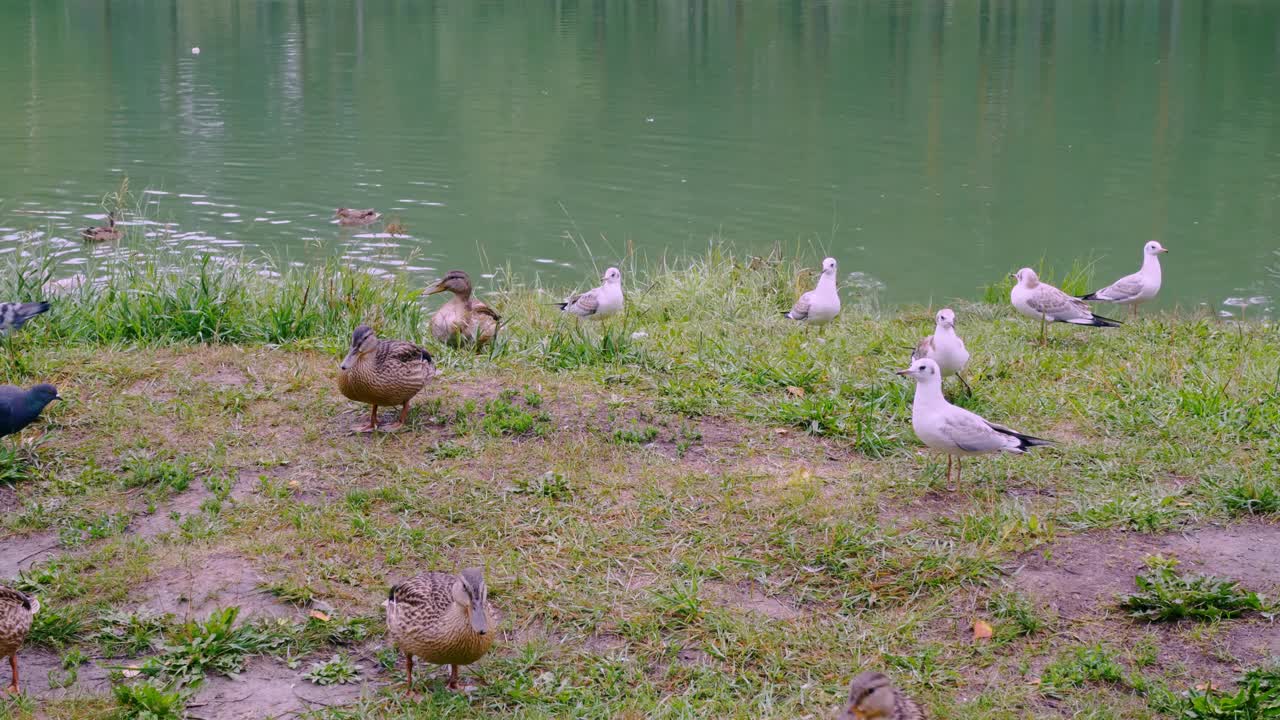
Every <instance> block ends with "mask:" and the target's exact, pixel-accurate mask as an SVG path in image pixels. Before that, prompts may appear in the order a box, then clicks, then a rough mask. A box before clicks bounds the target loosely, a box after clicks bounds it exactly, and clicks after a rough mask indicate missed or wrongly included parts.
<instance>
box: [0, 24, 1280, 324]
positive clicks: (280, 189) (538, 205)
mask: <svg viewBox="0 0 1280 720" xmlns="http://www.w3.org/2000/svg"><path fill="white" fill-rule="evenodd" d="M1277 28H1280V4H1277V3H1268V2H1213V1H1211V0H1204V1H1203V2H1188V1H1186V0H1156V1H1154V2H1153V1H1152V0H1090V1H1089V2H1084V1H1074V0H1073V1H1070V2H1068V1H1066V0H1056V1H1055V0H977V1H976V2H951V1H949V0H879V1H876V0H871V1H865V2H855V1H854V0H849V1H848V2H835V1H832V2H813V1H811V0H777V1H773V2H751V3H749V2H745V1H744V0H718V1H707V0H703V1H698V0H693V1H692V2H690V1H689V0H636V1H633V2H623V1H622V0H605V1H603V2H591V3H585V2H573V1H572V0H560V1H559V2H555V3H545V4H542V3H529V4H524V3H521V4H513V3H506V2H501V1H500V0H483V1H476V0H438V1H430V2H402V1H397V0H326V1H325V2H319V1H318V0H311V1H307V0H275V1H273V2H259V1H257V0H228V1H227V2H219V3H208V2H201V1H200V0H175V1H174V2H172V3H169V4H167V5H166V7H165V9H164V11H157V6H156V4H154V3H148V2H144V1H142V0H125V1H120V0H115V1H111V0H41V1H40V2H35V1H34V0H33V1H32V2H26V3H22V2H15V3H3V4H0V56H3V58H4V67H5V68H6V69H7V70H8V72H6V73H5V74H4V75H3V76H0V91H3V93H4V97H5V98H6V99H7V100H8V102H6V103H4V104H3V105H2V106H0V118H2V119H3V123H2V124H0V128H3V130H2V131H0V152H3V156H4V157H5V159H6V163H5V165H4V167H3V168H2V169H0V203H2V204H0V225H3V226H4V227H3V228H0V253H12V252H15V248H17V247H19V245H20V244H21V243H23V242H31V243H35V244H40V245H42V246H45V247H48V248H50V249H52V251H53V252H55V253H56V254H57V257H58V258H59V260H60V262H61V263H63V264H64V265H65V266H66V274H67V275H71V274H73V273H75V272H78V271H79V269H80V268H82V267H83V266H84V265H85V263H86V262H87V261H88V259H90V258H97V259H103V258H106V259H110V258H113V257H117V256H119V254H120V253H121V252H122V251H121V250H120V249H118V248H112V247H90V246H82V245H81V244H80V243H79V242H78V240H76V237H77V231H78V229H79V228H81V227H83V226H84V225H87V224H89V223H90V222H96V221H99V220H100V219H101V218H102V216H103V207H102V206H103V198H104V197H105V196H106V195H107V194H108V193H111V192H113V191H114V190H115V189H116V188H117V187H118V186H119V185H120V183H121V180H122V179H123V178H126V177H127V178H128V179H129V181H130V183H131V186H132V187H133V188H135V192H134V193H132V198H133V205H135V206H136V209H137V210H139V211H141V213H140V215H139V214H138V213H130V214H129V215H128V216H127V217H126V218H124V219H125V221H126V222H132V223H145V224H146V234H147V236H148V237H151V238H153V239H154V240H156V241H157V242H159V243H161V244H163V245H164V246H166V247H169V248H172V249H173V250H174V251H177V250H179V249H196V250H200V251H207V252H211V253H218V254H223V255H235V254H241V253H243V254H245V255H248V256H252V257H257V256H260V255H262V254H268V255H270V256H272V257H274V258H277V259H278V260H279V262H280V264H281V265H283V266H287V265H289V264H291V263H304V262H311V261H315V260H317V259H319V258H322V257H332V256H338V257H342V258H344V259H346V260H349V261H350V262H352V263H358V264H361V265H363V266H366V267H368V268H370V269H371V271H375V272H380V273H399V272H411V273H418V274H421V275H423V276H427V275H432V274H435V273H437V272H439V271H440V270H441V269H446V268H448V267H454V266H458V267H466V268H468V269H471V270H473V275H475V276H477V277H483V276H484V275H486V274H487V273H485V272H483V271H484V270H486V269H492V266H495V265H505V264H506V263H507V262H508V261H509V262H510V263H511V264H512V266H513V267H514V268H515V269H517V270H518V271H521V272H523V273H526V274H528V275H534V274H537V275H538V276H541V277H544V278H552V279H557V280H563V281H567V282H577V281H578V280H580V276H581V275H582V274H583V273H584V272H587V269H588V268H590V267H591V263H590V262H589V260H588V258H586V257H585V255H584V252H585V251H584V248H585V247H589V248H590V249H591V251H593V252H594V253H596V254H597V255H599V256H601V258H602V259H603V260H604V261H606V262H610V261H612V260H610V259H617V258H618V257H619V256H620V255H621V254H622V253H624V252H625V250H626V248H628V247H634V248H636V250H637V251H638V252H641V253H645V254H647V255H649V256H650V257H656V256H658V255H659V254H661V253H662V252H663V251H664V250H674V251H677V252H679V251H685V250H688V251H696V250H697V249H699V248H701V247H703V246H704V245H705V243H706V241H707V239H708V238H710V237H712V236H720V237H725V238H728V239H730V240H732V241H734V242H735V243H737V244H738V245H740V246H742V247H743V248H744V249H750V250H755V249H764V248H768V247H771V246H773V245H775V244H778V245H781V246H783V248H784V249H786V250H788V251H792V250H800V251H804V252H808V253H809V254H810V255H812V256H814V257H821V256H822V255H824V254H831V255H835V256H836V257H838V258H839V259H840V261H841V265H842V267H845V268H850V269H852V270H853V271H854V272H856V273H859V274H858V275H856V276H854V277H855V278H857V283H856V284H858V285H859V287H860V288H862V289H864V290H866V291H879V292H881V294H882V296H883V298H884V299H885V300H887V301H890V302H929V301H930V300H935V301H940V300H944V299H946V298H950V297H953V296H966V297H973V296H974V294H975V288H976V287H978V286H980V285H983V284H986V283H989V282H992V281H995V280H997V279H998V278H999V277H1000V276H1001V275H1002V274H1003V273H1005V272H1007V271H1008V270H1009V269H1011V268H1013V267H1016V266H1020V265H1026V264H1035V263H1036V262H1038V261H1040V260H1041V259H1042V258H1043V259H1044V260H1045V261H1046V262H1048V263H1049V264H1051V265H1055V266H1057V267H1060V268H1064V267H1066V266H1068V265H1070V263H1071V261H1072V260H1073V259H1075V258H1090V257H1092V258H1095V259H1097V260H1098V263H1097V268H1096V270H1097V274H1098V279H1099V280H1100V281H1103V280H1109V279H1113V278H1114V277H1118V276H1120V275H1122V274H1125V273H1128V272H1132V271H1133V270H1135V269H1136V268H1137V265H1138V262H1139V260H1140V257H1139V248H1140V247H1141V245H1142V243H1143V242H1145V241H1146V240H1147V239H1149V238H1152V237H1157V238H1160V239H1161V241H1162V242H1163V243H1164V244H1165V245H1166V246H1168V247H1170V248H1171V249H1173V250H1174V252H1173V253H1171V255H1170V256H1169V257H1168V258H1167V259H1166V260H1167V262H1166V270H1165V272H1166V282H1165V288H1166V289H1165V295H1164V302H1165V303H1166V304H1172V303H1175V302H1176V303H1180V304H1182V305H1184V306H1194V305H1197V304H1199V303H1201V302H1204V303H1209V305H1210V306H1217V305H1220V304H1221V303H1222V301H1223V299H1224V298H1227V297H1229V296H1231V297H1234V296H1243V297H1245V298H1246V299H1248V298H1249V297H1252V296H1260V295H1272V294H1274V293H1272V292H1270V291H1269V290H1267V289H1265V288H1268V287H1269V286H1272V287H1273V285H1271V283H1272V282H1273V281H1271V280H1270V279H1269V278H1268V276H1267V274H1266V272H1265V271H1264V270H1262V268H1265V267H1266V266H1268V265H1269V264H1271V263H1272V254H1271V253H1272V251H1273V250H1275V249H1276V246H1277V241H1276V237H1275V234H1274V232H1273V231H1272V230H1271V228H1273V227H1275V226H1276V220H1277V210H1278V208H1280V47H1278V46H1280V31H1278V30H1277ZM197 46H198V47H199V48H200V50H201V51H200V53H199V54H193V53H192V48H193V47H197ZM338 206H357V207H376V208H377V209H378V210H380V211H381V212H382V213H383V215H384V220H385V221H387V222H391V221H396V222H400V223H402V224H403V225H404V226H405V227H407V233H406V234H400V233H396V234H394V235H393V234H391V233H387V232H385V231H384V228H383V227H382V226H381V224H379V225H376V226H370V227H367V228H361V229H358V231H353V230H352V229H349V228H339V227H337V226H336V225H334V224H332V223H331V222H330V218H331V217H332V212H333V208H335V207H338ZM482 261H483V262H484V264H482ZM485 265H487V266H488V267H485ZM849 282H850V283H853V281H852V280H850V281H849Z"/></svg>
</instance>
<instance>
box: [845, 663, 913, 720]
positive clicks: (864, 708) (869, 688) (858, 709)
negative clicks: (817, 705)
mask: <svg viewBox="0 0 1280 720" xmlns="http://www.w3.org/2000/svg"><path fill="white" fill-rule="evenodd" d="M836 720H925V716H924V711H923V710H921V709H920V706H919V705H917V704H916V702H915V701H914V700H912V699H911V698H909V697H907V696H906V695H904V694H902V692H901V691H900V690H898V689H897V688H895V687H894V686H893V683H892V682H890V681H889V678H887V677H885V676H884V675H882V674H881V673H878V672H864V673H862V674H861V675H859V676H858V677H856V678H854V679H853V682H852V683H851V684H850V685H849V699H848V700H847V701H846V702H845V706H844V711H843V712H841V713H840V714H839V715H837V716H836Z"/></svg>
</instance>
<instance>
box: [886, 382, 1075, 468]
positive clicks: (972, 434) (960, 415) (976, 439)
mask: <svg viewBox="0 0 1280 720" xmlns="http://www.w3.org/2000/svg"><path fill="white" fill-rule="evenodd" d="M898 375H901V376H903V377H909V378H913V379H914V380H915V381H916V394H915V398H914V400H913V401H912V403H911V429H912V430H914V431H915V433H916V437H918V438H920V442H922V443H924V444H925V446H926V447H928V448H929V449H930V450H933V451H934V452H938V453H943V454H945V455H946V456H947V481H948V482H950V481H951V459H952V458H953V457H954V458H956V482H959V481H960V459H961V458H963V457H965V456H966V455H970V456H972V455H986V454H989V453H997V452H1007V453H1015V454H1018V455H1021V454H1023V453H1025V452H1027V451H1028V450H1030V449H1031V448H1033V447H1039V446H1041V445H1053V444H1055V443H1054V442H1053V441H1052V440H1045V439H1043V438H1038V437H1035V436H1032V435H1027V434H1024V433H1020V432H1018V431H1017V430H1012V429H1010V428H1007V427H1005V426H1004V425H997V424H996V423H993V422H991V421H990V420H987V419H986V418H983V417H982V416H981V415H978V414H977V413H974V412H970V411H968V410H965V409H964V408H962V407H957V406H955V405H952V404H951V403H949V402H947V399H946V398H945V397H943V396H942V370H941V368H939V367H938V363H936V362H934V361H933V360H930V359H929V358H924V359H923V360H915V361H912V363H911V367H909V368H907V369H906V370H899V371H898Z"/></svg>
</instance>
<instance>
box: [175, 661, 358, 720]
mask: <svg viewBox="0 0 1280 720" xmlns="http://www.w3.org/2000/svg"><path fill="white" fill-rule="evenodd" d="M356 666H357V668H358V669H359V671H360V675H361V683H360V684H358V685H316V684H314V683H311V682H308V681H306V680H303V679H302V675H303V673H304V672H305V670H304V669H303V668H299V669H298V670H290V669H289V668H287V667H285V666H284V665H281V664H280V663H278V662H276V661H274V660H270V659H268V658H255V659H253V660H251V661H249V663H248V664H246V666H245V670H244V672H243V673H241V674H240V676H239V677H238V678H236V679H234V680H232V679H230V678H227V677H224V676H221V675H219V676H213V677H210V678H209V679H208V680H207V681H206V682H205V684H204V686H203V687H202V688H200V692H199V693H197V694H196V697H195V700H194V703H193V706H192V707H194V708H195V709H194V710H192V717H198V718H205V719H206V720H258V719H259V718H268V717H284V716H292V715H295V714H298V713H303V712H306V711H309V710H322V709H324V708H325V707H327V706H331V705H344V704H347V703H351V702H354V701H355V700H356V699H358V698H359V697H360V695H361V693H362V692H364V691H365V689H368V690H369V691H370V692H372V689H373V687H372V685H371V684H370V682H369V681H370V679H371V676H372V675H373V670H372V669H371V668H370V665H369V663H367V662H357V663H356Z"/></svg>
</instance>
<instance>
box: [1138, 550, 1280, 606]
mask: <svg viewBox="0 0 1280 720" xmlns="http://www.w3.org/2000/svg"><path fill="white" fill-rule="evenodd" d="M1176 564H1177V563H1176V561H1172V560H1169V559H1167V558H1161V557H1154V558H1149V559H1148V566H1149V569H1148V570H1147V571H1146V572H1142V573H1139V574H1138V576H1137V577H1135V578H1134V583H1135V584H1136V585H1137V586H1138V591H1137V592H1135V593H1133V594H1130V595H1123V596H1121V598H1120V607H1121V608H1123V609H1124V610H1126V611H1128V613H1129V615H1130V616H1132V617H1134V618H1137V619H1139V620H1146V621H1148V622H1172V621H1177V620H1184V619H1188V620H1206V621H1213V620H1222V619H1224V618H1234V617H1239V616H1240V615H1241V614H1243V613H1246V612H1249V611H1262V610H1265V609H1267V607H1268V606H1267V605H1266V604H1265V603H1264V601H1263V599H1262V597H1260V596H1259V595H1258V594H1257V593H1255V592H1249V591H1247V590H1244V589H1243V588H1241V587H1240V583H1238V582H1236V581H1234V580H1226V579H1223V578H1218V577H1212V576H1208V575H1184V574H1180V573H1178V572H1177V570H1175V569H1174V568H1175V567H1176Z"/></svg>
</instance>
